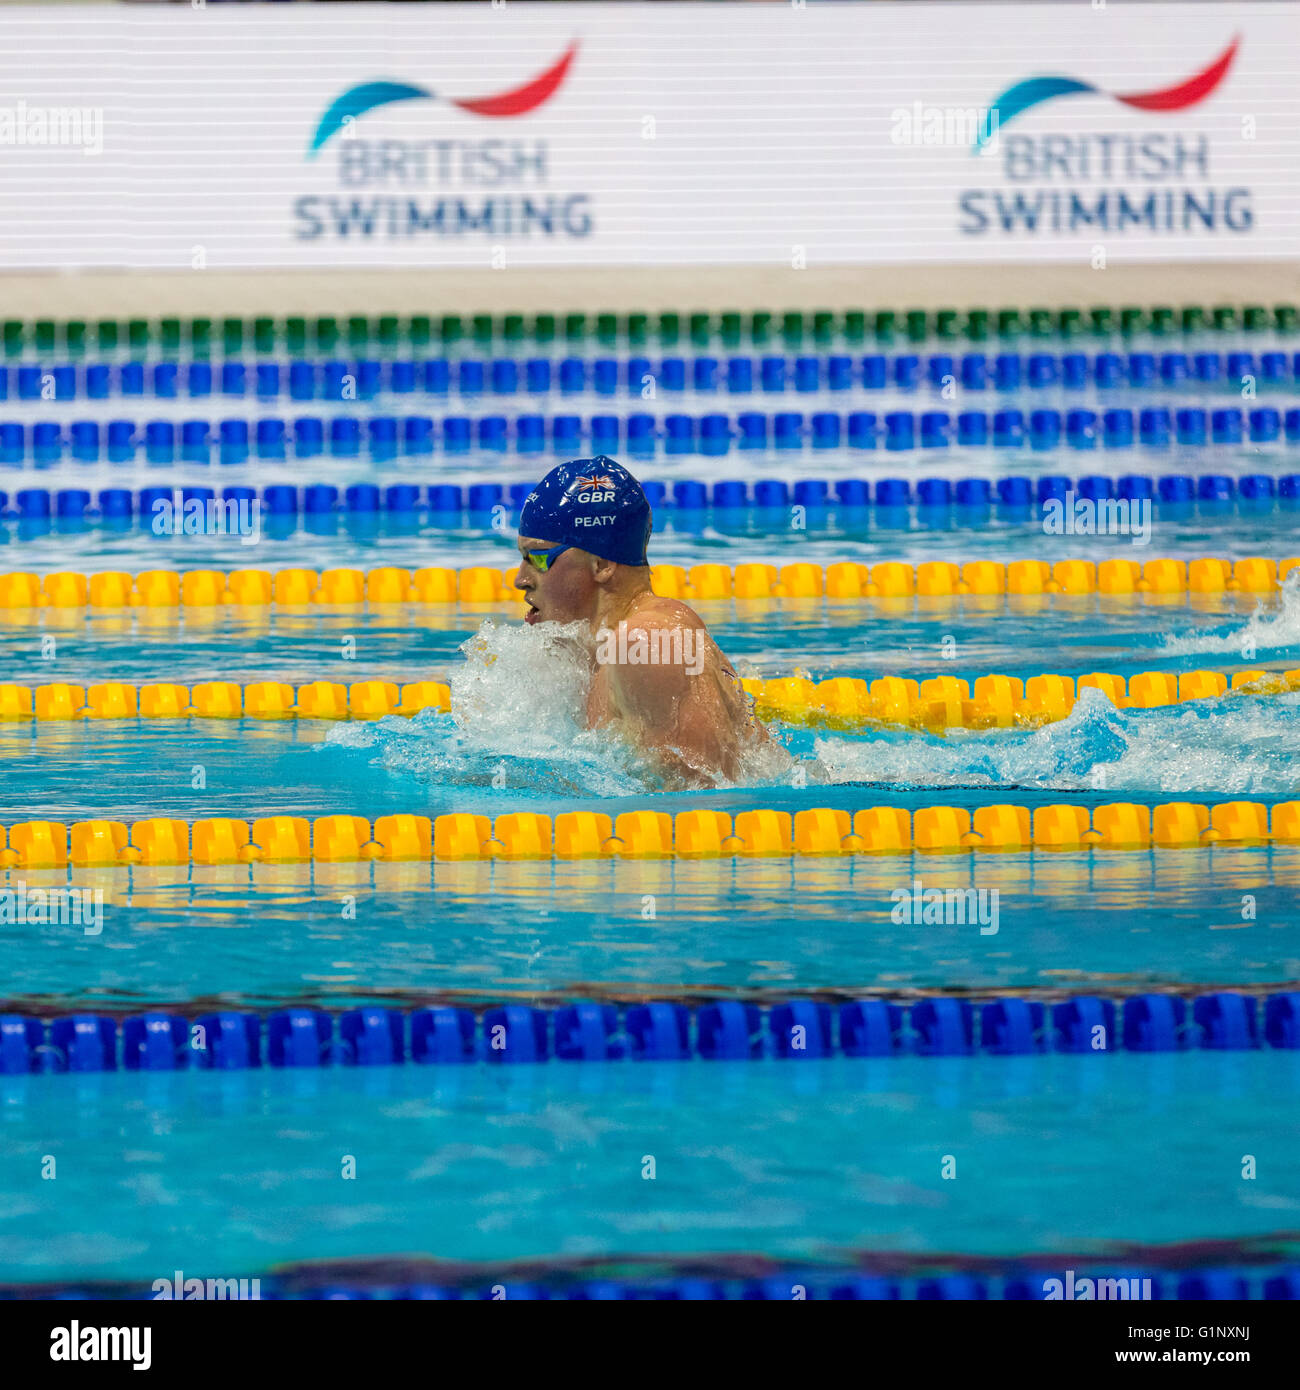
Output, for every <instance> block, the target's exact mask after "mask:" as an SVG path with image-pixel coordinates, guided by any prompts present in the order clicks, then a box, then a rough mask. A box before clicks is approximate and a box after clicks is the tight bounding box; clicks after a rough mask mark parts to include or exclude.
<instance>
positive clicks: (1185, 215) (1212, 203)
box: [957, 35, 1255, 270]
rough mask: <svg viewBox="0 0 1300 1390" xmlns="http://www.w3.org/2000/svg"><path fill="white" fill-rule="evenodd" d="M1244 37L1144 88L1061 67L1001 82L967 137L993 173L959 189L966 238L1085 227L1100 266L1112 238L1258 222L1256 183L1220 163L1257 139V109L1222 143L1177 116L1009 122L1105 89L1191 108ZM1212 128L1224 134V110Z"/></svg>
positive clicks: (1079, 233) (1169, 108) (1227, 67)
mask: <svg viewBox="0 0 1300 1390" xmlns="http://www.w3.org/2000/svg"><path fill="white" fill-rule="evenodd" d="M1241 46H1242V39H1241V36H1240V35H1238V36H1237V37H1235V38H1234V39H1233V40H1232V42H1231V43H1229V44H1228V45H1227V47H1226V48H1224V49H1222V50H1221V51H1220V52H1219V53H1218V55H1217V56H1216V57H1215V58H1214V59H1213V61H1211V62H1210V63H1209V64H1208V65H1207V66H1205V67H1203V68H1201V69H1199V70H1198V71H1196V72H1194V73H1193V74H1192V75H1191V76H1190V77H1185V78H1183V79H1181V80H1180V81H1178V82H1175V83H1172V84H1164V85H1161V86H1159V87H1153V88H1150V89H1146V90H1143V91H1140V92H1122V93H1121V92H1112V91H1109V90H1107V89H1105V88H1102V87H1099V86H1097V85H1095V84H1093V83H1091V82H1085V81H1083V80H1081V79H1080V78H1077V77H1067V76H1062V75H1059V74H1057V75H1052V76H1045V77H1031V78H1028V79H1026V80H1025V81H1022V82H1016V83H1014V84H1012V85H1011V86H1010V87H1007V88H1006V89H1005V90H1004V91H1002V92H1001V93H1000V94H999V95H998V96H997V97H996V98H995V100H994V101H993V104H992V105H991V106H990V107H989V108H988V110H987V112H986V113H985V115H984V118H983V119H982V120H981V121H980V122H979V123H978V126H977V128H976V129H975V131H974V138H973V140H972V142H971V144H970V146H969V148H970V150H971V153H972V154H973V155H975V156H977V157H979V158H980V162H981V164H982V165H985V166H987V167H988V168H989V170H990V173H991V174H992V171H993V170H997V172H998V175H1000V178H997V176H996V175H994V176H993V178H997V181H996V182H993V186H990V187H983V188H968V189H963V190H961V191H960V192H958V194H957V208H958V218H957V230H958V231H959V233H960V234H961V235H963V236H967V237H984V238H995V237H999V238H1014V239H1016V240H1020V241H1023V240H1027V239H1031V238H1038V239H1050V238H1074V239H1078V238H1087V239H1088V241H1089V242H1090V243H1091V245H1090V246H1086V248H1085V249H1086V254H1087V255H1088V258H1089V263H1090V264H1091V265H1092V267H1093V268H1094V269H1096V270H1104V269H1105V268H1106V258H1107V255H1108V252H1109V249H1110V248H1111V247H1112V246H1114V245H1115V244H1116V239H1117V238H1124V239H1133V238H1137V239H1142V240H1150V239H1152V238H1153V237H1154V238H1183V239H1185V238H1205V237H1220V236H1235V235H1241V234H1245V233H1249V232H1250V231H1251V229H1252V228H1253V227H1254V225H1255V216H1254V209H1253V207H1252V202H1251V191H1250V189H1249V188H1247V187H1244V186H1243V185H1242V184H1240V183H1237V182H1234V181H1233V179H1232V177H1231V175H1229V176H1228V177H1226V178H1225V177H1224V175H1223V173H1222V170H1221V168H1220V167H1218V166H1220V165H1222V164H1228V165H1232V164H1235V163H1239V162H1240V154H1241V146H1242V142H1245V141H1250V140H1253V139H1254V138H1255V128H1254V117H1253V116H1249V115H1247V116H1243V117H1242V119H1241V128H1240V131H1239V132H1238V131H1235V130H1234V131H1233V132H1232V136H1233V138H1232V140H1231V143H1230V144H1229V142H1227V141H1224V143H1223V146H1222V148H1221V150H1217V149H1216V148H1215V145H1214V141H1213V140H1212V138H1211V133H1210V132H1209V131H1208V130H1199V131H1198V130H1189V129H1187V127H1186V126H1185V125H1184V124H1182V123H1178V124H1175V125H1173V126H1172V128H1170V129H1165V130H1161V129H1152V128H1151V127H1150V125H1149V124H1139V123H1138V122H1136V121H1135V122H1133V123H1132V125H1133V128H1132V129H1125V128H1123V126H1122V125H1121V126H1120V127H1119V128H1116V127H1115V125H1114V123H1113V122H1107V124H1106V127H1105V128H1104V129H1102V130H1089V129H1087V128H1084V129H1082V130H1074V131H1061V130H1060V129H1053V130H1051V131H1050V132H1047V133H1043V134H1037V133H1030V132H1027V131H1024V130H1023V129H1022V130H1016V131H1011V132H1008V130H1007V126H1008V125H1010V124H1011V123H1012V122H1016V121H1019V120H1020V119H1021V118H1022V117H1023V116H1024V115H1025V114H1026V113H1027V112H1029V111H1031V110H1033V109H1035V108H1037V107H1040V106H1043V105H1045V104H1046V103H1048V102H1054V101H1056V100H1058V99H1060V98H1063V97H1079V96H1094V97H1096V96H1100V97H1106V98H1108V99H1109V100H1111V101H1114V102H1117V103H1119V105H1120V106H1122V107H1127V108H1128V109H1129V110H1131V111H1135V112H1142V113H1145V114H1146V115H1148V116H1151V115H1161V116H1163V115H1169V114H1173V113H1179V112H1183V111H1188V110H1190V109H1192V108H1193V107H1196V106H1200V105H1201V104H1202V103H1204V102H1205V101H1206V100H1207V98H1209V97H1210V96H1211V95H1212V94H1213V93H1214V92H1216V91H1218V90H1219V89H1220V88H1221V87H1222V86H1223V83H1224V82H1225V80H1226V79H1227V77H1228V75H1229V73H1230V72H1231V70H1232V68H1233V65H1234V63H1235V61H1236V59H1237V56H1238V54H1239V52H1240V50H1241ZM1096 109H1097V104H1096V103H1095V102H1093V103H1089V104H1087V105H1086V106H1082V107H1080V108H1079V110H1080V111H1081V112H1082V111H1085V110H1086V111H1088V112H1089V113H1090V114H1091V113H1093V112H1095V111H1096ZM1215 131H1216V134H1219V135H1221V134H1222V131H1223V125H1222V117H1221V116H1220V118H1219V124H1218V125H1217V126H1216V127H1215ZM1220 155H1222V157H1219V156H1220ZM991 182H992V179H991Z"/></svg>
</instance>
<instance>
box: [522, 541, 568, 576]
mask: <svg viewBox="0 0 1300 1390" xmlns="http://www.w3.org/2000/svg"><path fill="white" fill-rule="evenodd" d="M572 549H573V546H571V545H553V546H552V547H551V548H550V549H549V550H525V551H524V553H523V554H524V559H525V560H527V561H528V563H529V564H530V565H532V567H533V568H534V569H535V570H540V571H541V572H542V573H543V574H545V573H546V571H547V570H548V569H550V567H551V566H552V565H553V564H554V563H555V562H556V560H558V559H559V558H560V556H561V555H563V554H564V552H565V551H566V550H572Z"/></svg>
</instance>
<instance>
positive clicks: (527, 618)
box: [524, 599, 541, 626]
mask: <svg viewBox="0 0 1300 1390" xmlns="http://www.w3.org/2000/svg"><path fill="white" fill-rule="evenodd" d="M524 601H525V602H526V603H527V604H528V612H527V613H526V614H525V615H524V622H526V623H528V624H529V626H531V625H532V624H533V623H535V622H536V621H537V620H538V618H540V617H541V614H540V613H538V611H537V609H536V608H534V607H533V601H532V599H525V600H524Z"/></svg>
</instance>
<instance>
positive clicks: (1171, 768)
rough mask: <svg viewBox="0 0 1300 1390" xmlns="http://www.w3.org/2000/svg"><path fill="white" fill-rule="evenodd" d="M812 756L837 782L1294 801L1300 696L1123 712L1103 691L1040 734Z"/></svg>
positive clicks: (823, 743) (844, 746) (925, 740)
mask: <svg viewBox="0 0 1300 1390" xmlns="http://www.w3.org/2000/svg"><path fill="white" fill-rule="evenodd" d="M815 747H816V753H817V756H818V758H819V760H820V762H821V763H822V765H823V767H825V768H826V770H827V772H828V773H829V775H830V776H831V778H832V780H834V781H837V782H848V781H875V782H881V781H883V782H898V783H900V784H904V785H911V786H920V785H923V786H932V787H980V786H990V787H992V786H1000V787H1008V786H1010V787H1041V788H1043V789H1048V788H1059V789H1060V790H1063V791H1085V790H1086V791H1104V792H1114V793H1117V794H1123V793H1131V794H1139V793H1146V792H1163V793H1168V794H1170V795H1173V794H1196V795H1204V796H1211V795H1255V796H1290V795H1292V794H1293V793H1294V791H1295V789H1296V785H1297V774H1296V767H1297V760H1300V697H1297V696H1295V695H1278V696H1264V697H1258V698H1255V697H1249V696H1227V697H1225V698H1223V699H1220V700H1197V701H1195V702H1193V703H1191V704H1186V705H1175V706H1170V707H1168V708H1164V709H1150V710H1117V709H1116V708H1115V707H1114V705H1112V704H1111V703H1110V701H1109V700H1107V699H1106V697H1105V696H1104V695H1103V694H1102V693H1101V692H1100V691H1099V690H1085V691H1083V692H1082V694H1081V695H1080V697H1079V701H1078V703H1077V704H1076V705H1075V707H1074V710H1073V711H1072V712H1071V714H1070V717H1069V718H1068V719H1065V720H1062V721H1061V722H1060V723H1058V724H1048V725H1045V726H1044V727H1043V728H1041V729H1036V730H1033V731H1032V732H1026V731H1020V730H991V731H989V732H983V733H966V732H954V733H951V734H949V735H948V737H946V738H938V737H936V736H934V735H930V734H918V733H909V732H907V731H904V730H899V731H893V730H890V731H888V732H884V733H881V734H879V735H877V736H875V737H863V738H859V739H847V738H823V739H818V740H817V742H816V745H815Z"/></svg>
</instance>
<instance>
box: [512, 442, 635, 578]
mask: <svg viewBox="0 0 1300 1390" xmlns="http://www.w3.org/2000/svg"><path fill="white" fill-rule="evenodd" d="M519 534H520V535H521V536H531V537H534V538H535V539H537V540H539V541H554V542H555V544H556V545H576V546H577V547H578V548H579V549H581V550H585V551H587V552H588V553H589V554H591V555H598V556H599V557H600V558H601V559H602V560H613V561H614V562H615V563H616V564H620V565H644V564H645V563H646V555H645V549H646V546H647V545H648V544H649V542H650V503H649V502H648V501H647V500H646V495H645V493H644V492H642V490H641V484H640V483H638V482H637V480H636V479H635V478H634V477H633V476H632V475H631V474H630V473H629V472H628V471H627V469H626V468H624V467H623V465H622V464H621V463H615V462H614V460H613V459H611V458H606V457H605V455H604V454H601V455H599V456H598V457H597V458H594V459H571V460H570V461H569V462H568V463H562V464H560V465H559V467H558V468H552V469H551V471H550V472H549V473H548V474H547V475H546V477H544V478H543V479H542V481H541V482H540V483H538V484H537V486H536V487H535V488H534V489H533V490H532V492H530V493H529V494H528V497H527V498H526V499H525V501H524V505H523V508H522V509H521V511H520V513H519Z"/></svg>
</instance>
